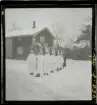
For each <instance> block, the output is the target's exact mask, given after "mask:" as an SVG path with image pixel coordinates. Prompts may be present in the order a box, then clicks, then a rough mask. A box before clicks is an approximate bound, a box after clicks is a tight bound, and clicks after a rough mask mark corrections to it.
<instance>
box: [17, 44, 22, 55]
mask: <svg viewBox="0 0 97 105" xmlns="http://www.w3.org/2000/svg"><path fill="white" fill-rule="evenodd" d="M17 54H19V55H21V54H23V47H22V46H19V47H17Z"/></svg>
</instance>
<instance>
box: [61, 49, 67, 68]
mask: <svg viewBox="0 0 97 105" xmlns="http://www.w3.org/2000/svg"><path fill="white" fill-rule="evenodd" d="M62 56H63V65H62V67H63V68H64V67H66V58H67V49H64V51H63V54H62Z"/></svg>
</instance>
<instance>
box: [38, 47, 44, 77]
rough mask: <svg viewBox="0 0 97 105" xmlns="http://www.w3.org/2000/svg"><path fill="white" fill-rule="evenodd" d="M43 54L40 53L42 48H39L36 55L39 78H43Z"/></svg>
mask: <svg viewBox="0 0 97 105" xmlns="http://www.w3.org/2000/svg"><path fill="white" fill-rule="evenodd" d="M43 60H44V59H43V52H42V47H41V46H40V49H39V54H38V55H37V63H38V70H37V71H38V73H40V76H43V75H44V73H43V69H44V65H43Z"/></svg>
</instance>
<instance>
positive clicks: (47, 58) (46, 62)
mask: <svg viewBox="0 0 97 105" xmlns="http://www.w3.org/2000/svg"><path fill="white" fill-rule="evenodd" d="M43 61H44V73H48V72H49V69H50V67H49V62H50V55H49V54H46V55H44V60H43Z"/></svg>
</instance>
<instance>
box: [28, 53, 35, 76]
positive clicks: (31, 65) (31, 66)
mask: <svg viewBox="0 0 97 105" xmlns="http://www.w3.org/2000/svg"><path fill="white" fill-rule="evenodd" d="M27 61H28V74H30V73H32V72H33V73H35V72H36V56H35V55H34V54H29V55H28V58H27Z"/></svg>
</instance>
